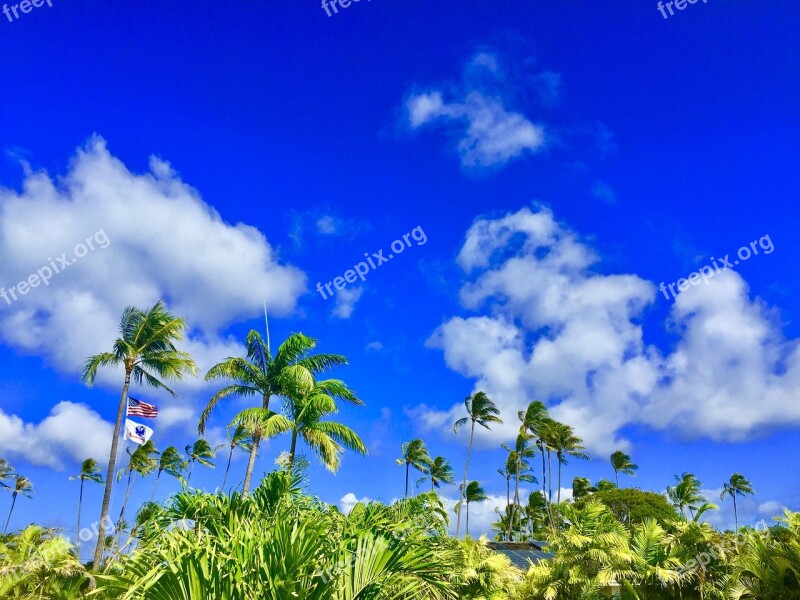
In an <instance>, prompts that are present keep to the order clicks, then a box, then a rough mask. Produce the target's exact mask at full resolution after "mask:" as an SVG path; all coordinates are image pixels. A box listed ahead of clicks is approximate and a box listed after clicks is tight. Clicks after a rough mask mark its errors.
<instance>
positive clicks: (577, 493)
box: [572, 477, 596, 500]
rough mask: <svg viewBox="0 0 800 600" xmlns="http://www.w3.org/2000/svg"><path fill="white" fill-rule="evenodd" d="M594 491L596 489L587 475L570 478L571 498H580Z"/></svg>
mask: <svg viewBox="0 0 800 600" xmlns="http://www.w3.org/2000/svg"><path fill="white" fill-rule="evenodd" d="M594 491H596V489H595V488H593V487H592V482H591V481H589V478H588V477H575V478H574V479H573V480H572V498H573V499H574V500H580V499H581V498H584V497H586V496H588V495H589V494H590V493H592V492H594Z"/></svg>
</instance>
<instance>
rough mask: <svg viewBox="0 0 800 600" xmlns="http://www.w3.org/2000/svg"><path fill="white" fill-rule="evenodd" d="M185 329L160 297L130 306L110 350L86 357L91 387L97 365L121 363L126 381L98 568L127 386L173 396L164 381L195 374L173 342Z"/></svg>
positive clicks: (103, 513) (85, 376) (85, 377)
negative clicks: (140, 306) (150, 303)
mask: <svg viewBox="0 0 800 600" xmlns="http://www.w3.org/2000/svg"><path fill="white" fill-rule="evenodd" d="M185 330H186V322H185V321H184V320H183V319H181V318H178V317H175V316H173V315H172V314H170V313H169V312H168V311H167V309H166V307H165V306H164V303H163V302H161V301H160V300H159V301H158V302H157V303H156V304H155V305H154V306H153V307H152V308H151V309H149V310H147V311H143V310H140V309H138V308H135V307H133V306H129V307H128V308H126V309H125V311H124V312H123V313H122V320H121V321H120V325H119V331H120V337H119V338H117V339H116V340H115V342H114V349H113V351H112V352H103V353H101V354H97V355H95V356H91V357H89V358H88V359H86V364H85V365H84V368H83V381H85V382H86V383H87V384H88V385H90V386H91V385H94V382H95V380H96V378H97V370H98V369H99V368H100V367H109V366H110V367H116V366H119V365H122V366H123V367H124V369H125V383H124V384H123V386H122V394H121V396H120V399H119V407H118V408H117V419H116V421H115V423H114V437H113V438H112V439H111V454H110V455H109V459H108V469H107V473H106V486H105V491H104V492H103V505H102V508H101V510H100V526H99V527H100V529H99V531H98V534H97V545H96V547H95V551H94V565H95V567H96V568H99V566H100V560H101V559H102V557H103V544H104V541H105V531H106V522H107V520H108V510H109V506H110V503H111V489H112V487H113V482H114V469H115V468H116V464H117V450H118V447H119V433H120V430H121V429H122V418H123V416H124V415H125V408H126V405H127V403H128V388H129V387H130V384H131V381H133V382H134V383H137V384H140V385H141V384H146V385H149V386H151V387H154V388H162V389H164V390H166V391H167V392H169V393H170V394H171V395H173V396H174V395H175V393H174V392H173V391H172V390H171V389H169V387H167V385H166V384H165V383H164V381H165V380H175V381H180V380H182V379H183V378H184V377H185V376H186V375H187V374H191V375H195V374H196V372H197V367H196V366H195V364H194V361H193V360H192V357H191V356H189V354H187V353H186V352H181V351H179V350H178V349H177V348H176V347H175V343H176V342H179V341H181V340H182V339H183V335H184V332H185Z"/></svg>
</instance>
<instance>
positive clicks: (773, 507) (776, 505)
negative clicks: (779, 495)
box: [757, 500, 786, 517]
mask: <svg viewBox="0 0 800 600" xmlns="http://www.w3.org/2000/svg"><path fill="white" fill-rule="evenodd" d="M784 510H786V504H785V503H783V502H779V501H777V500H768V501H766V502H762V503H761V504H759V505H758V508H757V512H758V514H759V515H761V516H762V517H777V516H781V515H783V511H784Z"/></svg>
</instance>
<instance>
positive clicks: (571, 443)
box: [549, 422, 589, 505]
mask: <svg viewBox="0 0 800 600" xmlns="http://www.w3.org/2000/svg"><path fill="white" fill-rule="evenodd" d="M550 434H551V435H550V440H549V443H550V445H551V446H552V448H553V451H554V452H555V453H556V461H557V463H558V492H557V497H556V505H559V504H561V467H562V465H566V464H567V462H568V460H567V459H568V457H572V458H579V459H581V460H589V456H588V455H587V454H586V453H585V452H583V451H584V450H586V448H585V447H584V446H583V440H582V439H581V438H580V437H578V436H577V435H575V432H574V431H573V430H572V427H570V426H569V425H565V424H564V423H557V422H555V423H554V424H553V426H552V428H551V430H550Z"/></svg>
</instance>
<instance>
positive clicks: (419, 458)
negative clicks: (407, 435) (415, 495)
mask: <svg viewBox="0 0 800 600" xmlns="http://www.w3.org/2000/svg"><path fill="white" fill-rule="evenodd" d="M395 462H396V463H397V464H398V465H405V466H406V493H405V497H406V498H408V472H409V470H410V468H411V467H414V468H415V469H416V470H417V471H419V472H420V473H422V474H423V475H426V474H427V473H428V470H429V469H430V466H431V463H432V461H431V457H430V455H429V454H428V448H427V447H426V446H425V442H423V441H422V440H421V439H419V438H417V439H415V440H411V441H410V442H403V445H402V446H401V447H400V458H398V459H396V460H395ZM431 489H433V488H431Z"/></svg>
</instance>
